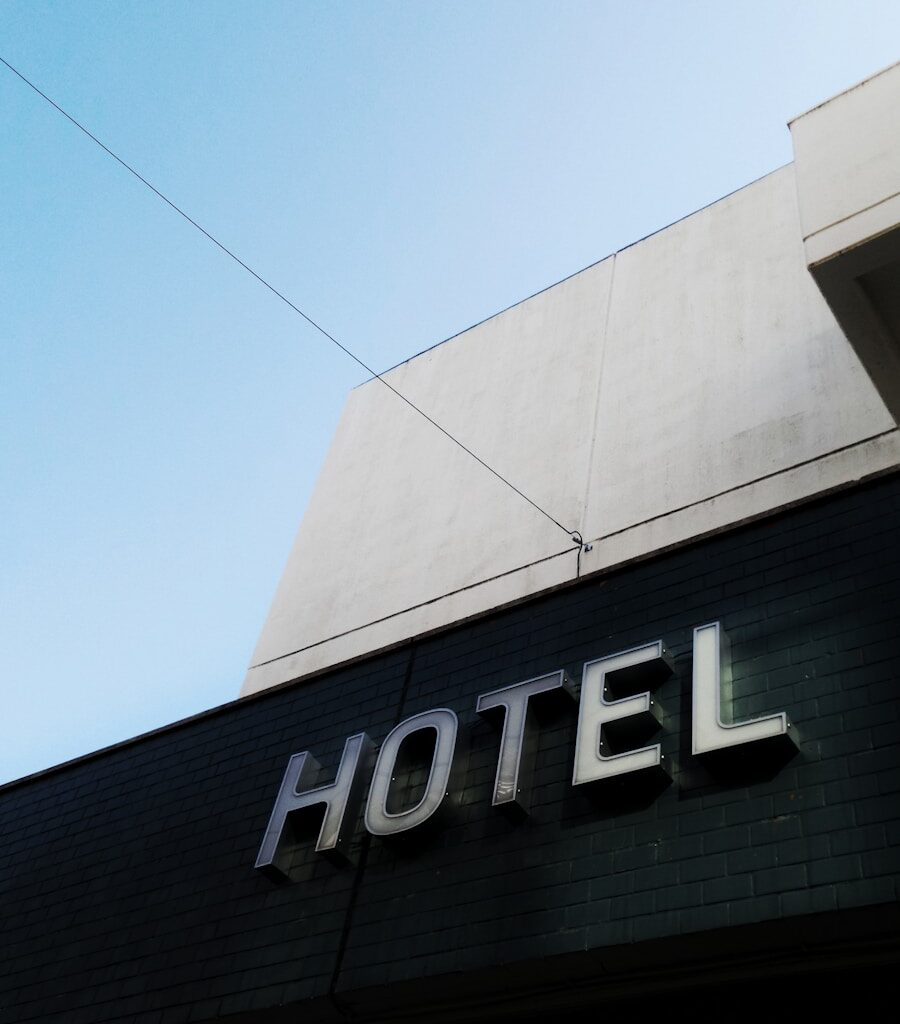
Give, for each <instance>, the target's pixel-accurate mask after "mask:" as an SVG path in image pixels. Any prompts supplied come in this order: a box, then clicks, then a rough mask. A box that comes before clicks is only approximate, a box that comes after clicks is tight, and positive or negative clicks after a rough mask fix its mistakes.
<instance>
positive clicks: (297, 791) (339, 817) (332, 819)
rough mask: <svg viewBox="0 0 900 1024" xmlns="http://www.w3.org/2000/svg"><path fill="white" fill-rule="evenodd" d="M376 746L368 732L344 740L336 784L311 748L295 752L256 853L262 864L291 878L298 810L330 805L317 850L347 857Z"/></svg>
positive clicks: (273, 873) (265, 869) (264, 868)
mask: <svg viewBox="0 0 900 1024" xmlns="http://www.w3.org/2000/svg"><path fill="white" fill-rule="evenodd" d="M374 752H375V745H374V744H373V743H372V741H371V740H370V739H369V737H368V736H367V735H366V734H365V733H364V732H360V733H356V735H354V736H351V737H349V739H348V740H347V742H346V743H345V744H344V753H343V755H342V756H341V763H340V767H339V768H338V771H337V777H336V778H335V780H334V782H332V783H331V784H330V785H326V786H320V785H317V783H319V782H320V781H321V777H322V766H321V765H320V764H319V762H318V761H317V760H316V759H315V758H314V757H313V755H312V754H310V753H309V751H304V752H303V753H302V754H293V755H292V756H291V759H290V760H289V761H288V764H287V768H286V769H285V772H284V778H283V779H282V780H281V789H279V791H278V796H277V797H276V798H275V807H274V808H273V810H272V816H271V818H270V819H269V824H268V826H267V827H266V832H265V835H264V836H263V841H262V845H261V846H260V848H259V854H258V856H257V858H256V865H255V866H256V868H257V869H258V870H260V871H262V872H264V873H265V874H267V875H269V876H270V877H272V878H276V879H284V878H287V877H288V874H287V869H288V865H289V863H290V851H289V847H290V843H289V841H288V840H289V836H286V835H285V833H286V832H287V831H289V825H290V819H291V818H292V817H293V816H294V815H295V814H296V812H298V811H301V810H303V809H304V808H308V807H315V806H316V805H317V804H324V805H325V816H324V818H323V820H322V827H321V828H320V829H319V838H318V839H317V840H316V852H317V853H325V854H334V855H338V856H342V855H343V854H344V851H345V848H346V845H347V842H348V839H349V834H350V833H351V831H352V829H353V825H354V823H355V821H356V814H357V811H358V809H359V803H360V796H361V786H362V774H363V770H364V769H365V768H366V767H368V765H370V764H371V763H372V760H373V757H374Z"/></svg>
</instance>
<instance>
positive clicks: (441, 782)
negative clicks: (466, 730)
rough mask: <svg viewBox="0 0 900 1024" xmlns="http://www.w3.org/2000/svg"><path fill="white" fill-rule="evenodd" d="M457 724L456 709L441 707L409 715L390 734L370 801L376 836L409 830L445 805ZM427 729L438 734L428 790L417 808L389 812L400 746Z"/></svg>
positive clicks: (368, 807) (369, 823) (370, 822)
mask: <svg viewBox="0 0 900 1024" xmlns="http://www.w3.org/2000/svg"><path fill="white" fill-rule="evenodd" d="M457 726H458V719H457V717H456V714H455V713H454V712H453V711H450V709H449V708H437V709H435V710H434V711H426V712H424V713H423V714H421V715H414V716H413V717H412V718H407V719H406V721H405V722H401V723H400V724H399V725H398V726H396V727H395V728H394V729H392V730H391V732H389V733H388V735H387V739H385V741H384V743H383V744H382V746H381V751H380V752H379V754H378V761H377V762H376V764H375V772H374V774H373V776H372V785H371V786H370V788H369V800H368V802H367V804H366V828H367V829H368V830H369V831H370V832H371V833H372V835H373V836H392V835H397V834H398V833H400V832H407V831H408V830H409V829H411V828H415V827H416V826H417V825H421V824H422V823H423V822H425V821H427V820H428V819H429V818H430V817H431V816H432V814H434V812H435V811H436V810H437V809H438V808H439V807H440V806H441V803H442V802H443V800H444V797H445V796H446V795H447V786H448V783H449V781H450V769H451V768H452V766H453V751H454V749H455V748H456V731H457ZM426 729H433V730H434V732H435V733H436V737H435V743H434V754H433V756H432V759H431V768H430V769H429V772H428V781H427V783H426V784H425V793H424V794H423V796H422V799H421V800H420V801H419V802H418V803H417V804H416V805H415V806H414V807H408V808H406V809H405V810H402V811H389V810H388V800H389V798H390V794H391V782H392V781H393V776H394V769H395V767H396V765H397V755H398V754H399V753H400V746H401V744H402V743H403V741H404V740H405V739H406V738H407V737H409V736H412V735H413V734H414V733H417V732H420V731H423V730H426Z"/></svg>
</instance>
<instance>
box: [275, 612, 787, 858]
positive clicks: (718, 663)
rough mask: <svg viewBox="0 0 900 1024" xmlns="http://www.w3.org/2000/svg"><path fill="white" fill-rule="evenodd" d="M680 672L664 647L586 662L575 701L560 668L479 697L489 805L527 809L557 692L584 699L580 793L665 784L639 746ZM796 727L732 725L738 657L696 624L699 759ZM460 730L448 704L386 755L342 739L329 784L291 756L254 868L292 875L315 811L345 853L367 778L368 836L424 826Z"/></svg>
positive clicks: (323, 841)
mask: <svg viewBox="0 0 900 1024" xmlns="http://www.w3.org/2000/svg"><path fill="white" fill-rule="evenodd" d="M672 670H673V662H672V657H671V655H670V654H669V652H668V651H667V650H666V648H665V646H664V644H663V642H662V641H661V640H657V641H655V642H653V643H648V644H644V645H642V646H640V647H633V648H630V649H628V650H625V651H619V652H618V653H615V654H610V655H607V656H606V657H603V658H599V659H597V660H596V661H589V662H587V663H586V664H585V666H584V670H583V673H582V679H581V693H580V697H578V698H576V696H575V691H574V688H573V686H572V683H571V681H570V680H569V678H568V676H567V675H566V673H565V672H562V671H559V672H552V673H550V674H548V675H544V676H539V677H538V678H535V679H527V680H525V681H524V682H521V683H516V684H514V685H512V686H507V687H504V688H503V689H500V690H492V691H491V692H489V693H483V694H481V695H480V696H479V697H478V700H477V702H476V705H475V709H476V711H477V712H478V714H479V715H481V716H483V717H485V718H487V719H489V720H492V721H496V722H497V723H498V724H499V725H500V744H499V751H498V757H497V772H496V777H495V780H494V791H493V798H492V801H491V803H492V805H493V806H494V807H498V808H511V809H512V808H514V809H516V810H518V811H519V812H521V813H527V811H528V792H529V788H530V787H529V784H530V780H531V774H532V765H531V763H530V760H531V758H530V755H531V752H532V750H533V745H534V740H535V735H536V734H535V729H536V728H537V727H536V725H535V723H534V721H533V715H531V714H529V707H530V704H531V701H532V700H534V699H543V697H544V696H545V695H548V694H553V693H556V694H558V695H561V696H562V697H563V699H572V700H575V699H577V700H578V728H577V731H576V737H575V761H574V770H573V773H572V785H573V786H583V785H588V784H593V785H595V786H598V787H602V785H603V784H604V783H609V782H611V781H613V780H616V781H619V782H622V781H624V780H626V779H628V778H637V777H640V776H646V775H647V774H648V773H652V774H656V775H659V776H660V777H661V778H663V779H668V772H667V771H666V768H665V765H664V763H663V762H664V758H663V756H662V754H661V751H660V744H659V743H652V744H649V745H643V746H639V745H637V744H639V743H640V742H641V739H639V737H643V738H646V737H647V736H648V735H650V734H651V733H652V731H653V730H654V729H658V728H660V727H661V725H662V716H661V714H660V709H659V706H658V704H657V703H656V702H655V701H654V699H653V691H654V690H655V689H656V688H657V687H658V686H659V685H660V684H661V683H662V682H663V681H664V680H665V679H666V678H668V676H670V675H671V673H672ZM636 691H637V692H636ZM623 693H626V694H627V695H624V696H623ZM789 730H791V725H790V723H789V721H788V719H787V715H786V714H785V712H783V711H781V712H778V713H776V714H771V715H766V716H764V717H761V718H755V719H752V720H749V721H744V722H735V721H734V720H733V716H732V712H731V661H730V657H729V653H728V647H727V641H726V638H725V635H724V632H723V631H722V628H721V626H720V624H719V623H718V622H712V623H708V624H706V625H703V626H698V627H697V628H696V629H695V630H694V639H693V673H692V713H691V753H692V754H693V755H694V756H695V757H698V758H701V759H704V758H705V759H713V758H716V757H720V758H721V757H722V756H723V755H727V754H728V752H732V753H735V752H738V751H740V752H744V751H746V750H747V749H748V748H751V747H760V746H762V745H767V744H768V745H771V744H772V743H773V742H783V743H788V744H793V740H792V739H791V737H790V735H789ZM458 733H459V720H458V718H457V716H456V713H455V712H453V711H451V710H450V709H449V708H435V709H434V710H432V711H426V712H424V713H422V714H418V715H413V716H412V717H411V718H407V719H406V720H405V721H403V722H401V723H400V724H399V725H397V726H396V727H395V728H394V729H392V730H391V732H390V733H388V735H387V737H386V738H385V740H384V743H382V745H381V749H380V750H379V751H378V752H377V756H376V749H375V744H374V743H373V742H372V740H371V739H370V738H369V737H368V735H367V734H366V733H365V732H359V733H356V734H355V735H353V736H350V737H349V738H348V739H347V741H346V743H345V744H344V752H343V755H342V757H341V763H340V766H339V767H338V770H337V776H336V777H335V779H334V781H332V782H329V783H326V784H322V781H321V775H322V768H321V765H320V764H319V762H318V761H317V760H316V759H315V757H313V755H312V754H311V753H310V752H309V751H304V752H303V753H299V754H294V755H293V756H292V757H291V758H290V760H289V761H288V764H287V768H286V770H285V773H284V778H283V780H282V783H281V788H280V789H279V792H278V796H277V797H276V799H275V806H274V808H273V810H272V815H271V817H270V820H269V824H268V826H267V828H266V831H265V835H264V837H263V841H262V845H261V846H260V850H259V855H258V857H257V859H256V867H257V868H258V869H259V870H260V871H263V872H265V873H266V874H268V875H270V876H272V877H275V878H284V877H286V876H287V865H288V863H289V861H290V846H291V844H290V841H289V837H288V835H287V826H288V824H289V821H290V819H291V818H292V817H293V816H294V815H295V814H297V812H299V811H304V810H305V809H307V808H312V807H317V806H320V807H322V808H324V816H323V820H322V825H321V828H320V830H319V835H318V839H317V841H316V846H315V848H316V851H317V852H319V853H323V854H327V855H332V856H342V855H343V851H344V850H345V849H346V846H347V843H348V841H349V838H350V833H351V831H352V829H353V828H354V826H355V822H356V820H357V817H358V812H359V807H360V803H361V802H362V795H363V788H364V781H365V778H366V776H367V775H368V774H369V773H370V772H371V783H370V785H369V792H368V797H367V799H366V804H365V814H364V820H365V827H366V829H367V830H368V831H369V832H370V833H371V834H372V835H374V836H382V837H391V836H395V835H398V834H401V833H404V832H409V831H410V830H412V829H416V828H418V827H419V826H421V825H423V824H424V823H425V822H426V821H428V820H429V819H430V818H432V816H433V815H434V814H435V812H437V811H438V810H439V808H441V806H442V805H443V804H444V803H445V801H446V800H447V798H448V797H452V795H453V794H454V792H455V791H458V788H459V787H458V785H457V783H456V780H455V778H454V774H455V773H458V772H460V771H461V770H462V761H463V758H462V757H461V756H460V753H459V751H458V749H457V748H458V745H459V744H458V742H457V740H458ZM418 734H425V735H426V736H427V737H428V738H429V739H433V741H434V742H433V751H432V753H431V763H430V767H429V769H428V777H427V781H426V782H425V786H424V793H422V795H421V797H420V798H419V799H418V800H417V802H416V803H415V804H414V805H413V806H409V807H402V808H400V809H397V808H396V806H395V804H396V802H395V801H392V800H391V797H392V793H394V792H395V791H396V789H397V787H398V782H397V778H398V773H400V771H401V769H400V765H401V757H400V754H401V748H402V747H403V745H404V743H406V742H407V741H408V740H410V739H411V738H413V737H416V736H417V735H418ZM429 734H430V735H429ZM373 765H374V768H373ZM601 792H602V790H601ZM389 808H393V809H389Z"/></svg>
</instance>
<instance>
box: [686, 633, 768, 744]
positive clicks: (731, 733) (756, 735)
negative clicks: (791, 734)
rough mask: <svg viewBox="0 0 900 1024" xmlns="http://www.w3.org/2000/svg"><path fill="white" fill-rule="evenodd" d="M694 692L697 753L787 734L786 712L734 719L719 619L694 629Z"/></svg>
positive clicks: (693, 731) (728, 664)
mask: <svg viewBox="0 0 900 1024" xmlns="http://www.w3.org/2000/svg"><path fill="white" fill-rule="evenodd" d="M693 691H694V692H693V696H692V701H693V712H692V721H691V736H692V739H691V747H692V751H693V753H694V755H695V756H696V755H698V754H709V753H712V752H713V751H714V750H726V749H729V748H733V747H738V746H741V745H743V744H745V743H756V742H758V741H759V740H772V739H775V738H776V737H779V736H786V735H787V730H788V721H787V715H786V714H785V713H784V712H783V711H779V712H778V714H776V715H766V716H765V717H764V718H754V719H752V720H751V721H748V722H735V721H733V715H732V709H731V658H730V657H729V656H728V640H727V637H726V636H725V634H724V632H723V630H722V628H721V626H720V624H719V623H718V622H710V623H709V624H708V625H706V626H698V627H697V628H696V629H695V630H694V681H693Z"/></svg>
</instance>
